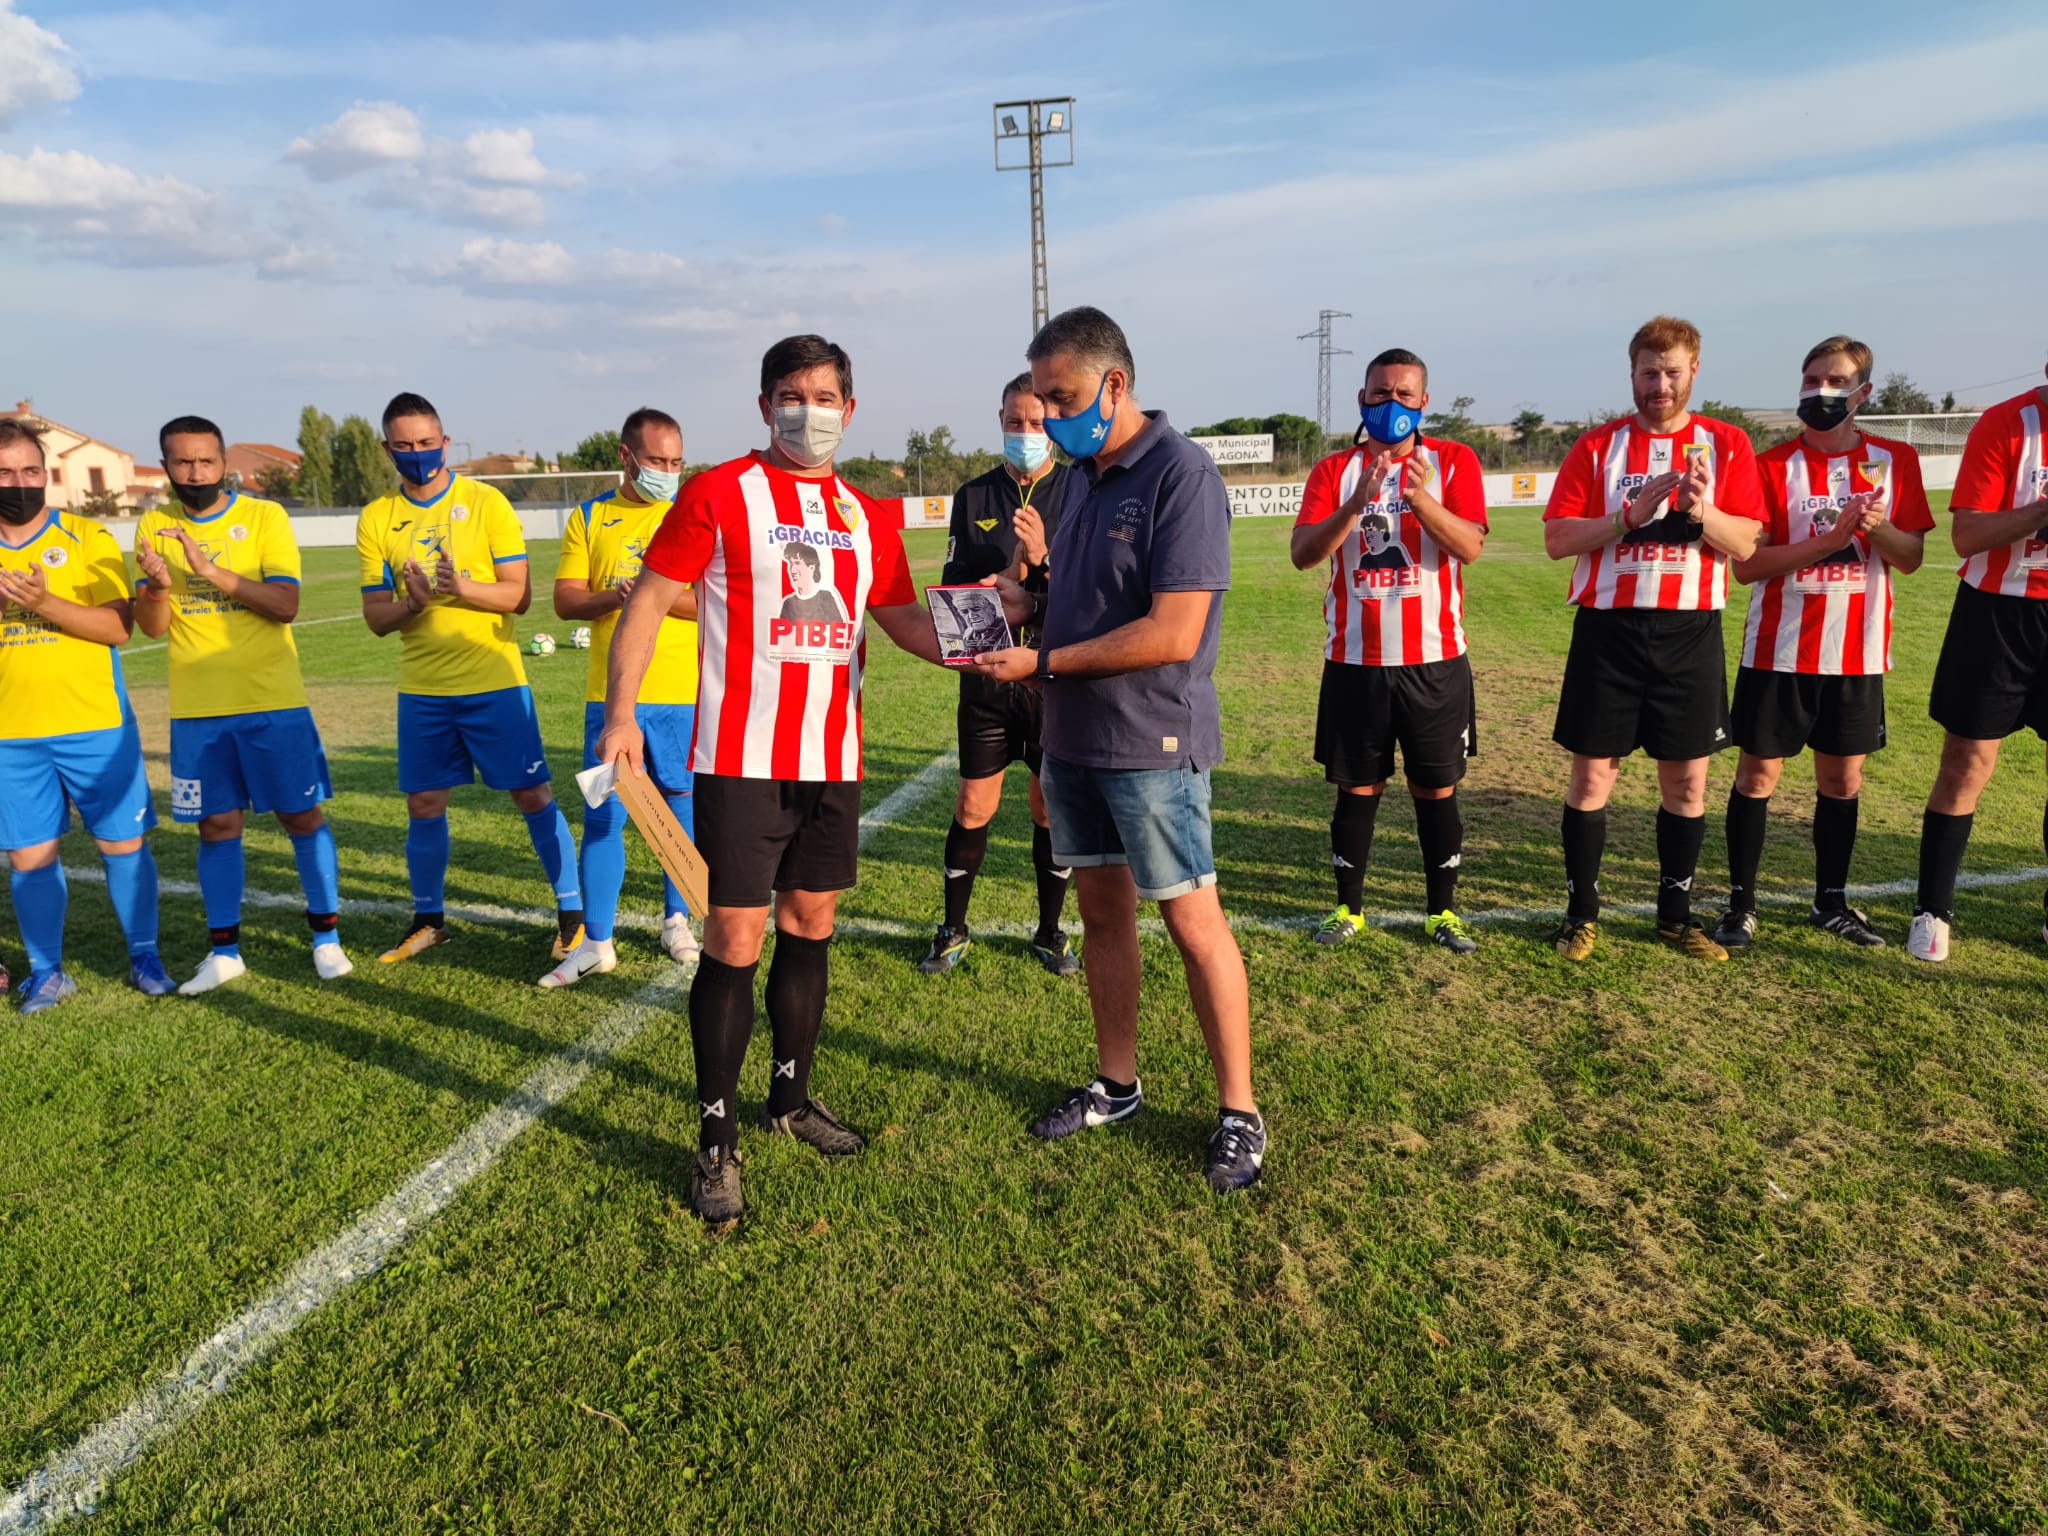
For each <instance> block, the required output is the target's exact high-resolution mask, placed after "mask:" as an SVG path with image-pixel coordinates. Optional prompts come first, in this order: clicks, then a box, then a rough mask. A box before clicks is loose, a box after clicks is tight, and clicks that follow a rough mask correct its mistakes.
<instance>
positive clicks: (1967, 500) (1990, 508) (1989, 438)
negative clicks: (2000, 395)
mask: <svg viewBox="0 0 2048 1536" xmlns="http://www.w3.org/2000/svg"><path fill="white" fill-rule="evenodd" d="M1948 505H1949V510H1950V511H1951V512H2007V511H2010V510H2011V509H2012V423H2011V421H2010V419H2009V418H2008V414H2007V413H2006V412H2005V411H2003V410H1990V411H1986V412H1985V413H1984V414H1983V415H1982V416H1980V417H1978V418H1977V425H1975V426H1974V427H1972V428H1970V436H1969V439H1968V440H1967V441H1966V442H1965V443H1964V444H1963V462H1962V463H1961V464H1959V465H1957V466H1956V486H1955V490H1954V491H1952V492H1951V493H1950V495H1949V499H1948Z"/></svg>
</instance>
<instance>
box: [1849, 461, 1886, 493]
mask: <svg viewBox="0 0 2048 1536" xmlns="http://www.w3.org/2000/svg"><path fill="white" fill-rule="evenodd" d="M1884 471H1885V462H1884V460H1883V459H1872V460H1871V461H1870V462H1869V463H1868V464H1858V465H1857V466H1856V472H1857V473H1858V474H1860V475H1862V476H1863V478H1864V479H1865V480H1867V481H1869V482H1870V488H1871V489H1872V490H1876V489H1877V488H1878V487H1879V486H1880V485H1883V484H1884Z"/></svg>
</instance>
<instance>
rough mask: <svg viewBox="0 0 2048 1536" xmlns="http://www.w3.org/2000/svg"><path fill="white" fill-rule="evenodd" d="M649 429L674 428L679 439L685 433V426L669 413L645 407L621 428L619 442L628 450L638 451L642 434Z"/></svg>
mask: <svg viewBox="0 0 2048 1536" xmlns="http://www.w3.org/2000/svg"><path fill="white" fill-rule="evenodd" d="M649 427H674V428H675V429H676V435H677V436H678V437H680V436H682V433H683V424H682V423H681V422H680V421H677V420H676V419H675V417H673V416H671V415H669V413H668V412H667V411H657V410H656V409H655V408H654V407H653V406H651V405H643V406H641V407H640V409H639V410H637V411H635V412H634V413H633V414H632V415H630V416H628V417H627V418H626V424H625V425H624V426H623V427H621V428H619V440H620V441H621V442H623V443H624V444H625V445H626V446H627V447H628V448H633V449H638V448H639V446H640V444H641V442H642V441H643V438H642V437H641V434H642V433H644V432H645V431H646V430H647V429H648V428H649Z"/></svg>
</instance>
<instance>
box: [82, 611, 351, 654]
mask: <svg viewBox="0 0 2048 1536" xmlns="http://www.w3.org/2000/svg"><path fill="white" fill-rule="evenodd" d="M361 618H362V615H361V614H359V613H337V614H335V615H334V616H333V617H331V618H325V619H294V620H293V621H292V628H293V629H311V628H312V627H313V626H314V625H315V624H342V623H346V622H347V621H348V620H350V619H357V620H360V619H361ZM170 643H171V642H170V641H168V640H157V641H153V642H152V643H151V644H149V645H124V646H123V647H121V654H122V655H123V656H147V655H148V654H149V653H150V652H151V651H161V650H165V649H167V648H168V647H169V646H170Z"/></svg>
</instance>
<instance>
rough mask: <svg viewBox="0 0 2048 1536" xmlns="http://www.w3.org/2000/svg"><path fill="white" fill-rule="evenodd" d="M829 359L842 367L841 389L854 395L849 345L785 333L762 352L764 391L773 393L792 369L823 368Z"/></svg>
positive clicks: (831, 362)
mask: <svg viewBox="0 0 2048 1536" xmlns="http://www.w3.org/2000/svg"><path fill="white" fill-rule="evenodd" d="M827 363H830V364H832V365H833V366H834V367H836V368H837V369H838V370H839V393H840V394H842V395H844V396H845V397H846V398H847V399H849V400H851V399H852V398H853V359H852V358H850V357H848V356H847V355H846V348H844V347H842V346H840V345H839V344H838V343H837V342H836V341H827V340H826V339H825V338H824V337H822V336H812V335H808V334H806V335H803V336H785V337H783V338H782V340H780V341H778V342H777V343H775V345H774V346H772V347H770V348H769V349H768V350H767V351H766V352H763V353H762V354H761V393H762V394H763V395H764V396H765V395H772V394H774V393H775V386H776V385H777V384H780V383H781V382H782V381H783V380H784V379H786V378H788V377H789V376H790V375H791V374H792V373H803V372H805V371H807V370H808V369H812V368H822V367H824V366H825V365H826V364H827Z"/></svg>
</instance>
